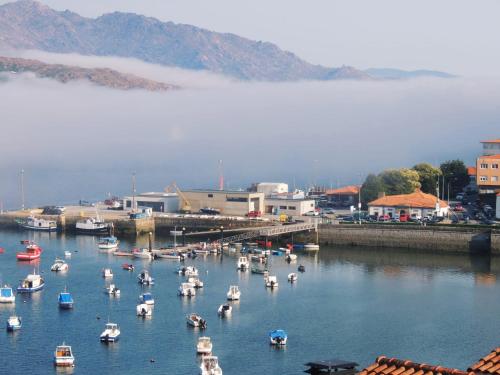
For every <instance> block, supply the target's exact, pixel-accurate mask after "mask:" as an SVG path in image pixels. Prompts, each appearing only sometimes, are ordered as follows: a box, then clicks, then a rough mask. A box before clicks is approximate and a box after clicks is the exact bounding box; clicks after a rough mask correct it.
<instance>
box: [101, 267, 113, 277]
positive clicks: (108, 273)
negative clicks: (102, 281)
mask: <svg viewBox="0 0 500 375" xmlns="http://www.w3.org/2000/svg"><path fill="white" fill-rule="evenodd" d="M102 277H104V278H106V279H108V278H112V277H113V270H112V269H111V268H105V269H103V270H102Z"/></svg>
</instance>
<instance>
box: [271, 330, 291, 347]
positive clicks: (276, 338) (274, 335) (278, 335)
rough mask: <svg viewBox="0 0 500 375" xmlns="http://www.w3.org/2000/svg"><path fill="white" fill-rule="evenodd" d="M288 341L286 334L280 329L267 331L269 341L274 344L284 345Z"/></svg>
mask: <svg viewBox="0 0 500 375" xmlns="http://www.w3.org/2000/svg"><path fill="white" fill-rule="evenodd" d="M287 341H288V334H287V333H286V332H285V331H284V330H282V329H275V330H274V331H271V332H269V343H270V344H271V345H276V346H284V345H286V343H287Z"/></svg>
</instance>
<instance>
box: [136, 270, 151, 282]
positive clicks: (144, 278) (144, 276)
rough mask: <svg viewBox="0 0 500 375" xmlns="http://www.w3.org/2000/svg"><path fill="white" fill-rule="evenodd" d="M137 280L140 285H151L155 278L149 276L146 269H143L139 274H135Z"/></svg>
mask: <svg viewBox="0 0 500 375" xmlns="http://www.w3.org/2000/svg"><path fill="white" fill-rule="evenodd" d="M137 279H138V280H139V284H142V285H153V284H154V283H155V279H154V278H152V277H151V275H150V274H149V272H148V270H143V271H142V272H141V273H140V274H139V276H137Z"/></svg>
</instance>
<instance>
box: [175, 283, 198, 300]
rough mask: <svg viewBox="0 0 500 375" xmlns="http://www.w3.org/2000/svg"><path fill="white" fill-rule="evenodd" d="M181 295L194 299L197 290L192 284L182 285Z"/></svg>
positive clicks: (180, 287)
mask: <svg viewBox="0 0 500 375" xmlns="http://www.w3.org/2000/svg"><path fill="white" fill-rule="evenodd" d="M179 295H180V296H182V297H194V296H196V289H195V288H194V285H193V284H191V283H182V284H181V285H180V286H179Z"/></svg>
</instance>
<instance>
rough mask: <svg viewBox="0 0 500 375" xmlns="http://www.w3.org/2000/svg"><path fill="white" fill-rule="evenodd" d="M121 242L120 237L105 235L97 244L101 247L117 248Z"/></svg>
mask: <svg viewBox="0 0 500 375" xmlns="http://www.w3.org/2000/svg"><path fill="white" fill-rule="evenodd" d="M119 244H120V241H118V238H116V237H114V236H111V237H104V238H103V239H101V241H99V243H98V244H97V246H98V247H99V249H103V250H111V249H115V248H117V247H118V245H119Z"/></svg>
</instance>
